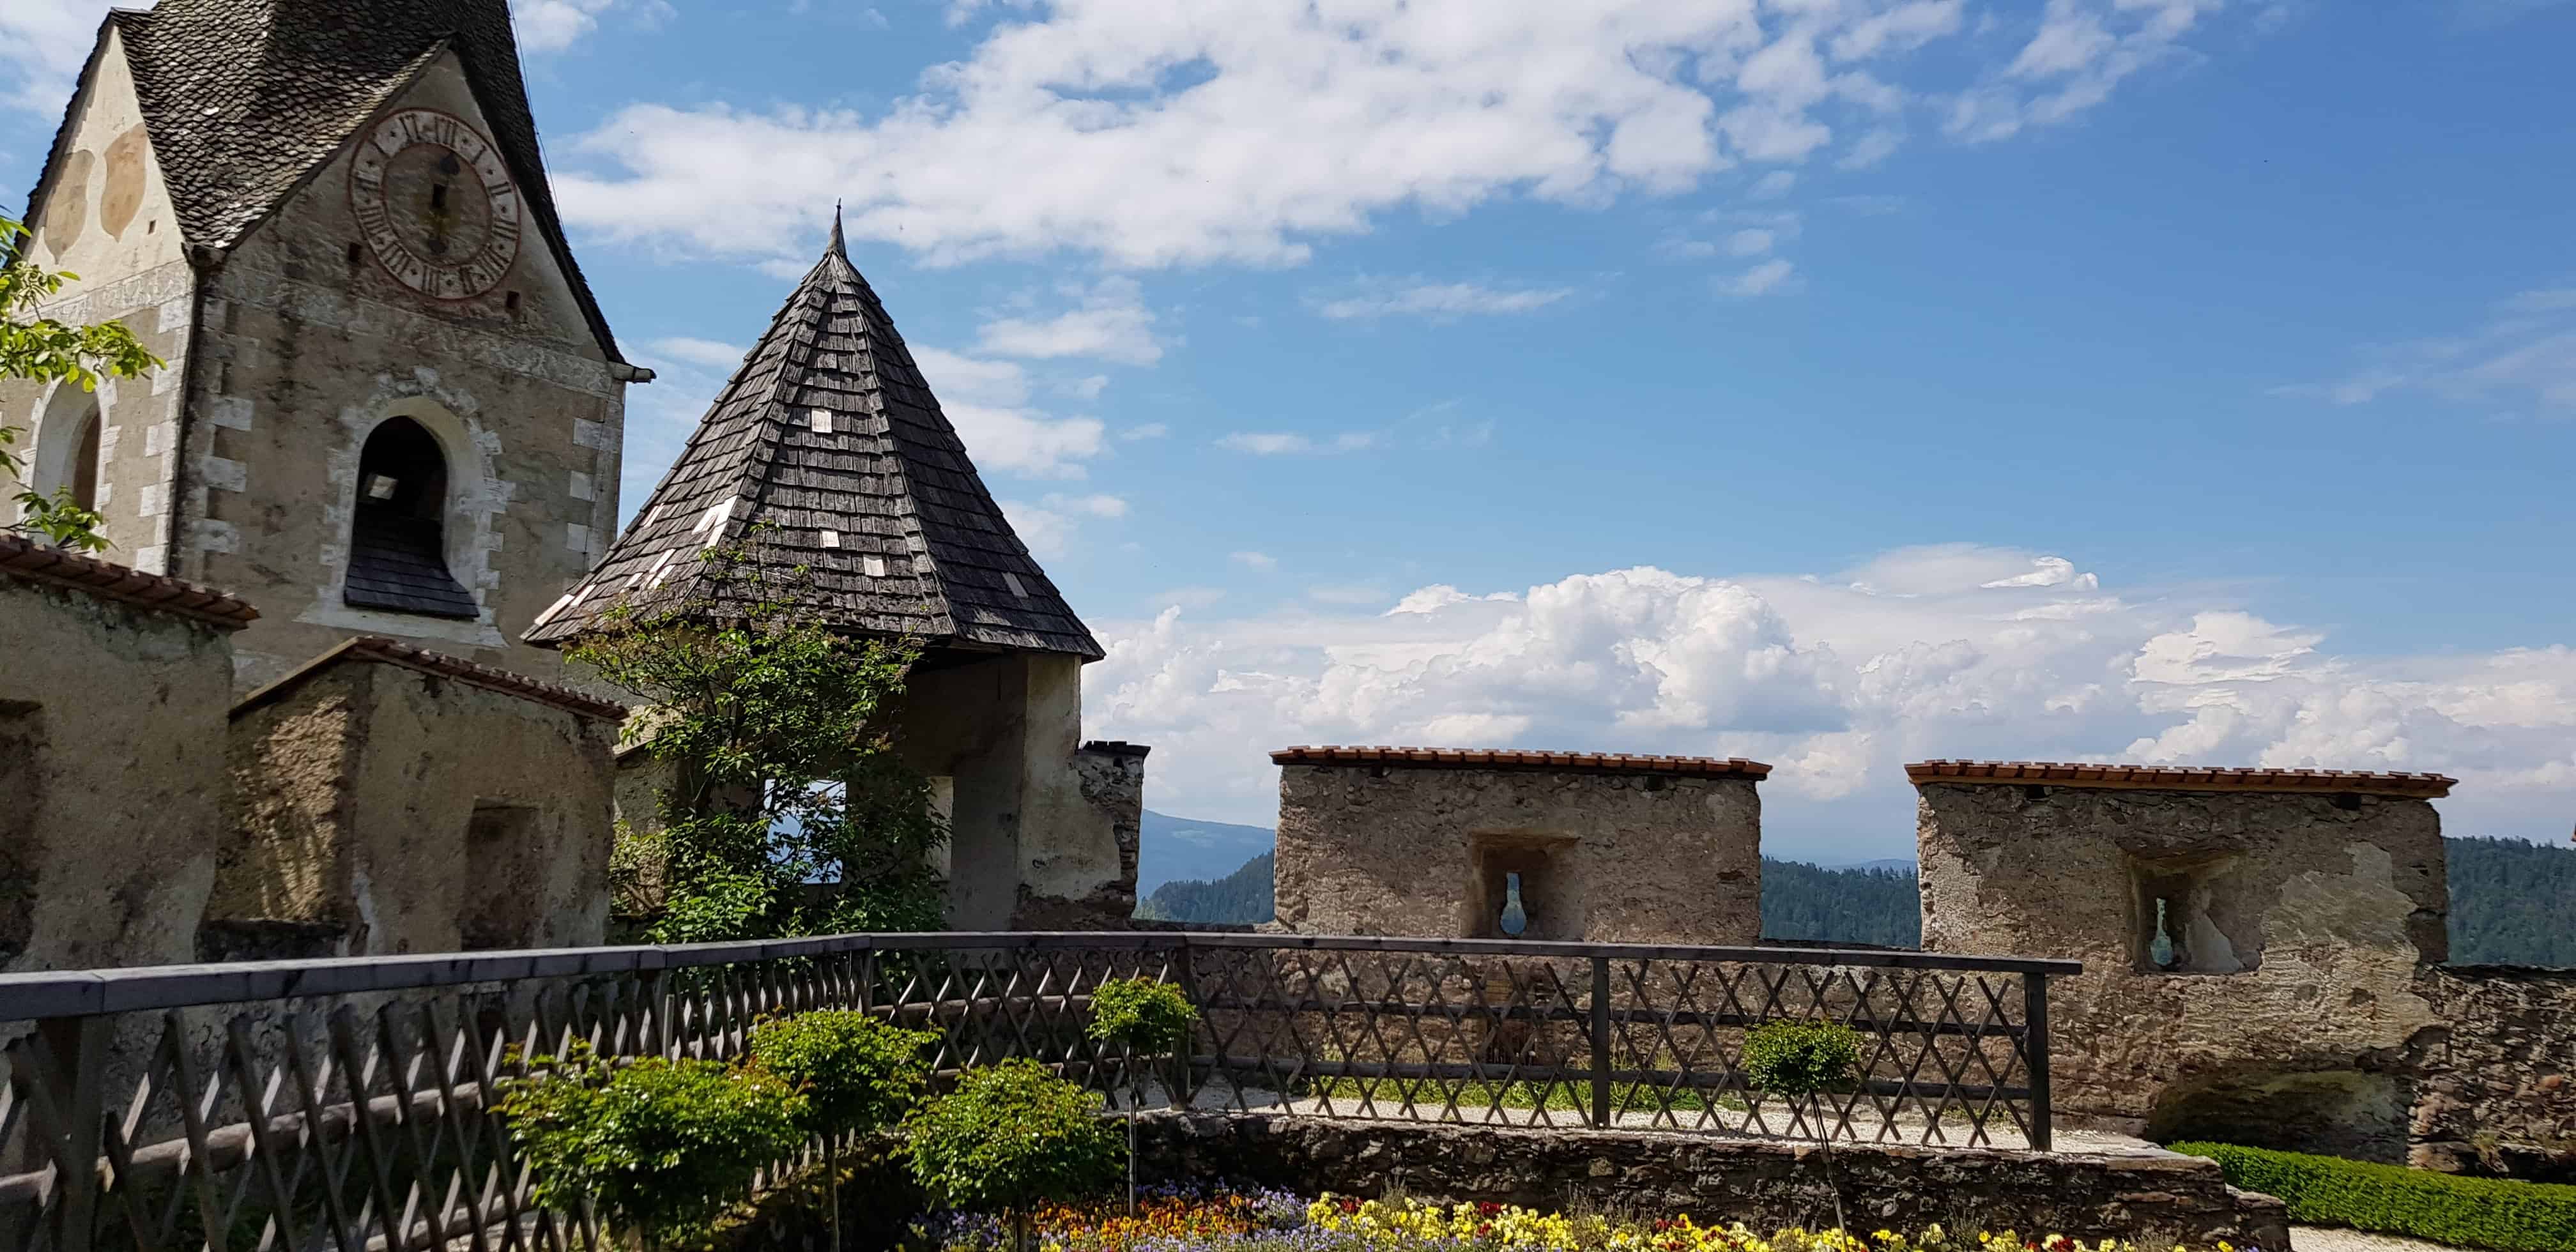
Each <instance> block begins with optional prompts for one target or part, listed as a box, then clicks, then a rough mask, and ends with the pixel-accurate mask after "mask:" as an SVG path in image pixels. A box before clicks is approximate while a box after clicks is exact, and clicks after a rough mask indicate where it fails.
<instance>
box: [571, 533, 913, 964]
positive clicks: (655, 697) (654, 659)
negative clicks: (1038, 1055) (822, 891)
mask: <svg viewBox="0 0 2576 1252" xmlns="http://www.w3.org/2000/svg"><path fill="white" fill-rule="evenodd" d="M759 539H760V535H759V532H754V534H753V535H752V537H751V538H750V539H749V540H748V541H746V545H745V546H741V547H730V548H718V549H715V550H713V551H710V552H708V553H707V554H706V555H705V556H704V557H703V558H700V559H702V560H704V561H705V562H706V563H707V568H706V569H705V570H704V571H702V572H701V585H702V586H703V587H705V588H706V590H704V591H702V592H701V593H700V594H698V595H696V596H695V597H693V598H692V599H691V600H690V601H689V602H687V603H683V604H680V605H678V606H675V607H673V608H670V609H668V610H665V611H658V612H655V613H652V614H649V615H646V614H638V613H636V612H635V611H633V610H632V608H631V607H630V606H627V605H623V604H621V605H618V606H616V607H613V608H611V609H610V610H609V611H608V612H607V613H606V614H605V615H604V616H603V619H602V625H601V627H600V628H599V629H598V630H596V631H594V632H592V633H590V634H587V635H584V636H583V637H582V638H581V639H580V640H579V641H577V642H576V643H574V644H573V645H572V646H571V647H570V648H568V649H566V651H565V657H566V659H567V660H569V661H571V662H573V663H575V664H576V665H579V666H583V667H587V668H588V669H589V670H590V671H592V672H593V673H595V674H596V675H597V676H598V677H600V678H601V679H602V680H604V681H606V682H608V683H610V684H613V685H615V686H617V687H620V688H623V689H625V690H626V691H628V692H631V693H633V696H634V698H635V700H636V702H637V703H639V704H641V705H644V706H646V707H647V709H648V710H649V711H648V712H646V713H644V714H642V715H640V716H638V717H636V718H633V719H630V720H629V722H628V725H627V732H626V733H627V735H628V737H629V738H630V740H634V741H639V742H640V743H641V750H642V751H644V752H646V753H648V754H649V755H650V756H652V757H653V758H654V759H656V760H661V761H667V762H669V763H671V764H672V765H673V766H674V767H675V768H674V769H673V770H672V771H671V774H672V776H673V777H674V778H675V779H676V783H675V784H674V785H673V786H671V787H670V788H669V789H667V790H666V791H665V792H664V793H663V794H662V796H661V797H660V803H661V817H662V828H661V829H660V830H658V831H653V832H650V833H646V832H640V831H635V830H631V829H630V830H628V831H626V832H623V833H622V834H621V839H623V840H624V842H623V843H622V844H621V846H620V849H619V857H618V862H619V866H620V872H621V876H622V879H623V880H624V881H625V882H626V883H627V884H628V885H629V886H630V888H633V889H632V890H630V891H629V892H628V893H627V894H628V899H629V900H630V901H631V900H635V899H638V898H643V897H646V896H650V897H651V898H653V899H654V900H655V902H656V903H658V905H659V916H658V917H657V918H656V919H655V920H654V923H653V925H652V927H651V930H650V934H651V936H652V938H653V939H654V940H655V941H657V942H661V943H703V942H714V941H720V940H732V939H772V938H787V937H793V936H796V935H807V934H829V933H836V932H844V931H864V930H936V929H938V928H939V927H940V926H941V925H943V924H944V922H945V913H946V910H947V890H946V887H945V885H944V884H943V883H942V882H941V881H940V878H939V875H938V872H937V870H936V867H935V866H934V865H933V864H932V862H931V855H932V853H934V852H935V851H937V849H938V848H939V846H940V845H941V844H942V843H944V842H946V840H947V837H948V830H947V825H946V823H945V822H943V821H942V820H941V819H940V817H939V815H938V814H937V812H936V811H934V810H933V808H932V806H931V796H930V782H929V780H928V779H927V778H924V777H922V776H920V775H919V774H917V773H914V772H913V771H911V770H909V769H907V768H905V767H904V766H903V764H902V762H901V761H900V759H899V758H898V757H897V756H896V754H895V752H894V751H893V747H892V743H891V738H890V736H889V734H888V733H887V731H886V730H885V728H884V727H883V725H882V724H881V723H882V721H883V715H884V714H885V712H886V711H887V710H888V709H889V708H890V707H891V705H892V703H893V701H894V699H895V698H896V697H897V696H899V695H901V694H902V692H903V684H904V677H905V674H906V673H907V672H908V671H909V669H910V668H911V665H912V663H913V661H914V660H915V659H916V658H917V657H918V656H919V649H918V648H917V647H916V646H915V645H914V644H912V643H911V642H909V641H904V640H891V641H890V640H869V639H857V638H853V637H850V636H848V635H845V634H842V633H840V632H837V631H834V630H831V629H829V628H827V627H824V626H822V625H819V624H817V622H816V621H815V615H814V614H813V613H811V612H809V611H808V610H809V609H810V608H811V607H812V604H813V602H814V599H815V594H814V593H813V591H812V589H811V587H810V586H809V585H808V583H807V580H806V578H805V570H804V569H803V567H801V566H800V567H793V568H784V567H781V566H779V565H777V564H774V563H766V562H764V560H763V558H762V555H761V550H760V548H759V547H758V544H759ZM648 859H650V860H653V861H655V862H657V864H656V865H653V866H649V867H648V866H646V865H645V864H643V862H644V861H646V860H648ZM816 882H831V883H837V884H838V885H837V887H836V888H835V889H834V891H833V893H832V894H831V895H829V896H828V897H827V898H826V899H825V900H823V901H820V902H816V901H813V900H812V899H811V898H810V897H811V893H810V892H808V891H806V890H804V888H805V887H806V886H807V885H808V884H811V883H816ZM648 886H649V888H650V890H649V891H647V890H644V888H647V887H648Z"/></svg>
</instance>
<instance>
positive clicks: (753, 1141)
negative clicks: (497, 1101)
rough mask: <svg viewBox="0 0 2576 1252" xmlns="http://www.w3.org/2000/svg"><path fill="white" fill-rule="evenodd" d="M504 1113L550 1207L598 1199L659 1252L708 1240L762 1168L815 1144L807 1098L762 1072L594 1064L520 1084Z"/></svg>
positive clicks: (615, 1220) (577, 1060) (691, 1063)
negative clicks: (663, 1246)
mask: <svg viewBox="0 0 2576 1252" xmlns="http://www.w3.org/2000/svg"><path fill="white" fill-rule="evenodd" d="M549 1059H550V1058H549ZM540 1063H541V1064H542V1063H545V1061H543V1060H541V1061H540ZM500 1113H501V1115H502V1117H503V1118H504V1119H506V1120H507V1122H508V1124H509V1127H510V1137H511V1138H512V1139H514V1140H516V1141H517V1142H518V1145H519V1151H520V1153H521V1155H522V1156H524V1157H525V1158H526V1160H527V1163H528V1167H529V1170H530V1171H531V1172H532V1173H533V1174H534V1175H535V1178H536V1199H537V1202H538V1203H539V1204H543V1205H545V1206H547V1207H549V1208H553V1209H556V1210H559V1211H563V1212H577V1211H579V1209H580V1206H581V1203H582V1201H583V1200H584V1199H585V1198H587V1199H589V1200H591V1201H592V1202H593V1203H595V1204H596V1205H597V1206H598V1208H599V1211H600V1213H601V1215H602V1216H603V1217H605V1218H606V1219H607V1220H608V1223H609V1225H610V1226H611V1227H613V1228H618V1229H624V1228H628V1227H637V1228H640V1229H641V1232H642V1233H643V1235H644V1237H645V1240H646V1242H647V1243H648V1244H651V1243H655V1242H659V1241H662V1240H666V1239H670V1238H674V1237H686V1236H689V1235H692V1234H695V1233H698V1232H701V1231H703V1230H704V1229H705V1227H706V1226H707V1224H708V1223H709V1222H711V1221H713V1220H714V1219H715V1217H716V1216H717V1215H718V1214H720V1213H722V1212H723V1211H724V1210H725V1207H726V1206H727V1205H728V1204H729V1203H731V1202H732V1201H733V1200H734V1199H735V1198H737V1197H739V1196H740V1195H741V1194H742V1193H743V1192H744V1190H745V1189H746V1188H748V1187H749V1186H750V1185H751V1180H752V1175H753V1174H755V1173H756V1172H758V1171H759V1169H760V1167H761V1166H762V1165H764V1164H767V1163H768V1162H770V1161H774V1160H777V1159H778V1158H780V1157H783V1156H786V1155H787V1154H788V1153H790V1152H793V1151H795V1150H796V1148H797V1146H798V1145H799V1144H801V1143H803V1142H804V1139H805V1128H804V1119H805V1117H806V1115H807V1113H806V1101H805V1097H803V1096H801V1095H799V1094H797V1093H796V1091H795V1089H794V1088H792V1087H790V1086H788V1085H787V1083H786V1081H785V1080H783V1079H781V1078H779V1077H777V1076H776V1075H774V1074H770V1073H768V1072H766V1071H764V1070H761V1069H757V1068H751V1069H737V1068H735V1067H732V1066H728V1065H724V1064H720V1063H718V1062H715V1061H699V1060H679V1061H672V1060H665V1059H663V1058H661V1057H650V1058H647V1059H644V1060H640V1061H636V1062H634V1063H632V1064H628V1065H621V1066H615V1067H611V1066H609V1065H606V1064H594V1063H591V1062H589V1060H588V1058H587V1057H582V1056H576V1057H574V1058H571V1060H570V1063H569V1064H566V1065H565V1066H564V1067H562V1068H559V1069H556V1070H553V1071H551V1072H548V1073H542V1074H538V1075H534V1076H531V1077H528V1078H523V1079H516V1080H512V1081H511V1082H510V1083H509V1086H508V1090H507V1092H506V1093H505V1095H504V1096H503V1098H502V1101H501V1105H500Z"/></svg>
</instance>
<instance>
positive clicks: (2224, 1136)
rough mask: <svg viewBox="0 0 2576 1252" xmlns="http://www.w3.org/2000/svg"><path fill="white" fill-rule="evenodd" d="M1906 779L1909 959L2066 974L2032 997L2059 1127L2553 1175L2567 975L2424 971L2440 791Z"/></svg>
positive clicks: (2567, 1018) (2571, 983)
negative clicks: (2079, 1125) (1912, 854)
mask: <svg viewBox="0 0 2576 1252" xmlns="http://www.w3.org/2000/svg"><path fill="white" fill-rule="evenodd" d="M2033 768H2041V769H2057V768H2064V767H2033ZM2113 768H2114V769H2117V768H2119V767H2113ZM1914 772H1915V775H1916V784H1917V788H1918V792H1919V806H1918V811H1919V817H1920V829H1919V832H1918V833H1919V856H1920V869H1921V875H1922V877H1921V883H1922V892H1923V936H1924V946H1925V948H1926V949H1928V950H1932V951H1946V952H1962V953H1968V952H1974V953H1988V954H2001V953H2022V954H2032V955H2042V956H2051V957H2070V958H2073V959H2077V960H2081V961H2083V962H2084V965H2085V972H2084V973H2083V974H2082V975H2081V976H2078V977H2075V978H2069V979H2064V980H2060V981H2059V982H2058V983H2056V984H2055V985H2053V986H2052V988H2051V996H2050V1001H2051V1006H2052V1012H2053V1018H2052V1021H2051V1026H2052V1030H2051V1035H2052V1038H2053V1040H2054V1049H2055V1058H2054V1064H2053V1065H2052V1066H2051V1073H2052V1078H2053V1080H2054V1083H2055V1098H2056V1103H2057V1107H2058V1110H2059V1113H2060V1116H2061V1117H2071V1118H2076V1119H2083V1120H2092V1121H2096V1122H2101V1123H2105V1124H2108V1125H2110V1126H2112V1127H2114V1128H2117V1129H2124V1130H2130V1131H2138V1132H2143V1133H2145V1134H2147V1135H2148V1136H2150V1137H2152V1138H2156V1139H2158V1140H2160V1141H2171V1140H2174V1139H2216V1140H2222V1141H2230V1142H2240V1143H2249V1144H2255V1145H2257V1146H2273V1147H2285V1148H2298V1149H2303V1150H2310V1151H2319V1152H2327V1153H2331V1154H2335V1155H2342V1156H2352V1157H2358V1158H2361V1159H2367V1160H2380V1161H2386V1162H2390V1163H2401V1162H2411V1163H2413V1164H2416V1165H2420V1166H2424V1167H2427V1168H2435V1169H2448V1170H2467V1171H2472V1172H2486V1173H2503V1174H2512V1175H2516V1176H2522V1177H2544V1178H2560V1177H2569V1176H2576V1089H2571V1088H2570V1086H2569V1082H2570V1078H2569V1075H2570V1074H2571V1073H2576V971H2547V970H2521V969H2492V968H2461V969H2453V968H2449V967H2447V966H2445V965H2444V964H2443V962H2444V961H2445V960H2446V959H2447V956H2448V952H2449V937H2448V932H2447V915H2448V911H2449V894H2448V885H2447V883H2446V881H2445V877H2444V853H2443V844H2442V837H2441V822H2440V818H2439V816H2438V815H2437V814H2436V813H2435V812H2434V810H2433V807H2432V804H2431V803H2430V800H2431V799H2432V798H2434V797H2435V796H2438V795H2440V794H2444V793H2445V790H2446V788H2447V786H2448V780H2439V786H2434V785H2432V784H2428V783H2426V782H2423V781H2421V780H2420V778H2419V779H2418V780H2415V781H2409V780H2407V779H2406V776H2389V775H2378V776H2367V775H2357V776H2348V778H2349V779H2351V780H2353V781H2350V782H2349V785H2351V786H2353V787H2355V788H2356V790H2349V791H2345V790H2334V789H2331V787H2330V786H2329V785H2327V784H2325V783H2322V782H2318V781H2314V780H2311V781H2308V782H2300V781H2298V780H2296V779H2290V780H2281V779H2278V778H2275V779H2272V780H2269V781H2263V780H2258V779H2253V778H2247V777H2240V778H2239V779H2238V780H2237V782H2236V783H2235V784H2233V785H2219V786H2217V787H2215V788H2213V789H2188V788H2177V787H2168V788H2137V787H2106V786H2069V785H2066V784H2065V782H2064V781H2062V780H2057V779H2047V780H2041V779H2038V778H2036V777H2034V778H2033V779H2031V780H2028V781H2012V780H2008V779H1994V778H1988V779H1982V780H1967V779H1959V778H1945V777H1941V776H1938V773H1937V771H1935V770H1933V769H1932V768H1931V767H1928V766H1917V767H1914ZM2207 772H2208V771H2204V773H2207ZM2216 773H2218V774H2221V775H2224V774H2230V773H2236V774H2241V775H2251V774H2253V773H2254V772H2252V771H2216ZM2372 778H2377V779H2380V780H2382V781H2378V782H2373V781H2370V779H2372ZM2391 779H2394V780H2395V781H2388V780H2391ZM2371 788H2377V789H2379V790H2380V791H2382V792H2386V793H2387V794H2375V793H2373V791H2372V790H2370V789H2371ZM2159 901H2162V902H2163V903H2162V908H2163V910H2164V915H2165V916H2168V917H2171V918H2172V919H2173V922H2172V924H2171V925H2169V926H2166V927H2165V928H2164V933H2165V935H2166V936H2167V945H2158V944H2156V943H2155V942H2154V940H2155V936H2156V935H2157V933H2158V923H2157V921H2156V918H2157V916H2158V914H2157V910H2158V908H2159V904H2158V902H2159ZM2167 946H2169V947H2170V949H2171V955H2170V956H2169V957H2167V958H2166V960H2165V962H2164V963H2163V964H2162V965H2160V962H2159V957H2160V956H2161V955H2163V954H2164V952H2165V950H2166V947H2167Z"/></svg>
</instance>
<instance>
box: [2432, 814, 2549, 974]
mask: <svg viewBox="0 0 2576 1252" xmlns="http://www.w3.org/2000/svg"><path fill="white" fill-rule="evenodd" d="M2443 842H2444V843H2447V844H2449V845H2450V862H2451V963H2452V964H2453V965H2556V966H2564V967H2576V848H2568V847H2562V846H2559V845H2556V844H2547V843H2525V842H2523V841H2522V840H2520V839H2446V840H2444V841H2443Z"/></svg>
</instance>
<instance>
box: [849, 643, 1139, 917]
mask: <svg viewBox="0 0 2576 1252" xmlns="http://www.w3.org/2000/svg"><path fill="white" fill-rule="evenodd" d="M942 660H943V661H953V660H962V661H963V663H939V664H929V665H925V666H924V667H923V668H921V669H919V670H917V671H916V672H915V673H914V674H913V675H912V677H911V678H910V679H909V680H908V682H907V690H906V691H905V694H904V696H903V699H902V701H901V703H900V705H899V706H898V707H897V708H896V710H895V711H894V716H893V719H892V720H893V724H894V726H895V728H896V729H895V736H896V738H895V742H896V744H897V747H898V750H899V751H901V752H902V753H903V755H904V759H905V761H906V763H907V764H909V765H910V766H912V768H914V769H917V770H919V771H921V772H922V773H924V774H927V775H929V776H930V777H931V778H933V779H934V780H940V781H939V782H937V783H936V784H935V785H937V786H938V787H939V788H940V789H942V790H943V791H944V792H945V793H946V794H948V795H950V796H951V797H952V799H951V807H950V810H949V827H950V842H949V849H948V866H949V873H948V895H949V924H950V925H951V926H954V927H956V928H957V929H959V930H1011V929H1065V928H1074V929H1097V928H1100V927H1104V926H1116V925H1120V924H1123V922H1124V920H1125V919H1126V917H1127V915H1128V914H1129V913H1131V912H1133V911H1134V909H1135V903H1136V855H1135V844H1134V839H1135V834H1134V829H1135V826H1136V824H1137V823H1138V822H1140V821H1141V820H1142V816H1143V814H1142V809H1143V797H1144V759H1143V754H1142V752H1141V751H1139V752H1136V753H1134V754H1133V756H1134V759H1133V761H1132V762H1130V763H1128V764H1125V765H1119V766H1116V767H1115V768H1114V769H1107V772H1106V773H1104V772H1102V771H1103V770H1104V769H1105V768H1107V767H1106V765H1105V763H1096V762H1089V761H1087V759H1086V758H1088V757H1089V756H1091V755H1093V754H1089V753H1083V752H1080V751H1078V748H1079V744H1080V741H1081V737H1082V664H1081V660H1080V658H1078V657H1074V656H1069V655H1063V654H1057V653H1011V654H1005V655H997V656H990V657H981V658H975V659H964V658H942ZM1130 773H1132V775H1133V777H1132V778H1130V777H1128V775H1129V774H1130ZM1131 788H1132V790H1133V792H1134V800H1133V807H1132V808H1131V807H1129V800H1128V798H1127V795H1126V793H1127V791H1128V790H1129V789H1131Z"/></svg>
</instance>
